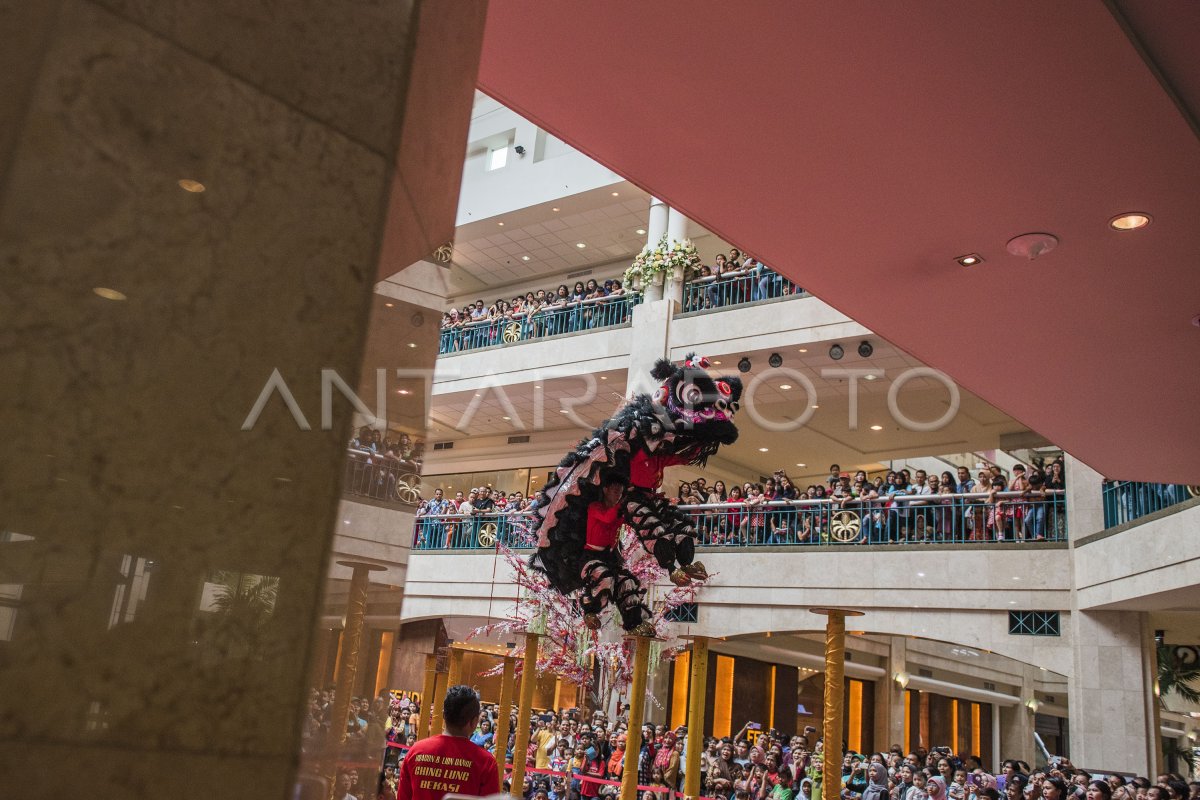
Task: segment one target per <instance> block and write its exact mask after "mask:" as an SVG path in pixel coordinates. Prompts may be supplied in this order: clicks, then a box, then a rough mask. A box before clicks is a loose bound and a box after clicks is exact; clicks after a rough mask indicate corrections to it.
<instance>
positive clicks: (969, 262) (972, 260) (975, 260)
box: [954, 253, 983, 267]
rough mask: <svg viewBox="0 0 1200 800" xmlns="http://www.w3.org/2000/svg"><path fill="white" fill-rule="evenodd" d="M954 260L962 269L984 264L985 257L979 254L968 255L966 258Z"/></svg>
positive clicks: (960, 257) (961, 257)
mask: <svg viewBox="0 0 1200 800" xmlns="http://www.w3.org/2000/svg"><path fill="white" fill-rule="evenodd" d="M954 260H955V261H957V262H958V264H959V266H961V267H973V266H975V265H976V264H982V263H983V256H981V255H979V253H967V254H966V255H965V256H959V257H958V258H956V259H954Z"/></svg>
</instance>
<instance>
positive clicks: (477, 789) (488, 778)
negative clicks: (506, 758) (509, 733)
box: [396, 734, 500, 800]
mask: <svg viewBox="0 0 1200 800" xmlns="http://www.w3.org/2000/svg"><path fill="white" fill-rule="evenodd" d="M498 791H500V773H499V772H498V771H497V769H496V759H495V758H494V757H493V756H492V754H491V753H489V752H488V751H487V750H484V749H483V748H482V747H480V746H479V745H477V744H475V743H473V742H472V741H471V740H470V739H464V738H461V737H458V736H450V735H448V734H442V735H440V736H431V737H429V738H428V739H422V740H421V741H419V742H417V743H416V744H415V745H413V746H412V749H411V750H409V751H408V755H406V756H405V757H404V763H403V764H401V765H400V779H399V781H398V792H397V795H396V798H397V800H442V796H443V795H446V794H450V793H453V794H469V795H474V796H476V797H483V796H484V795H489V794H495V793H496V792H498Z"/></svg>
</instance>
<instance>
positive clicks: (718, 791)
mask: <svg viewBox="0 0 1200 800" xmlns="http://www.w3.org/2000/svg"><path fill="white" fill-rule="evenodd" d="M732 764H733V745H731V744H729V743H728V742H723V743H722V744H721V747H720V749H719V750H718V751H717V757H716V758H715V759H713V762H712V765H711V766H710V767H709V768H708V790H709V791H710V792H712V793H713V794H714V795H715V796H718V797H728V796H729V793H730V792H731V791H733V770H732V769H731V766H732Z"/></svg>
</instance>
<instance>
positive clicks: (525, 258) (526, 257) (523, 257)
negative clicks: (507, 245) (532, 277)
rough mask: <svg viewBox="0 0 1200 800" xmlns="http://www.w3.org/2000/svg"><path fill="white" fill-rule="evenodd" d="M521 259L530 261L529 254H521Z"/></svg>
mask: <svg viewBox="0 0 1200 800" xmlns="http://www.w3.org/2000/svg"><path fill="white" fill-rule="evenodd" d="M521 260H522V261H528V260H529V256H521Z"/></svg>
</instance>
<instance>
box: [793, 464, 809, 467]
mask: <svg viewBox="0 0 1200 800" xmlns="http://www.w3.org/2000/svg"><path fill="white" fill-rule="evenodd" d="M796 466H797V467H807V466H808V465H807V464H796Z"/></svg>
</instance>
